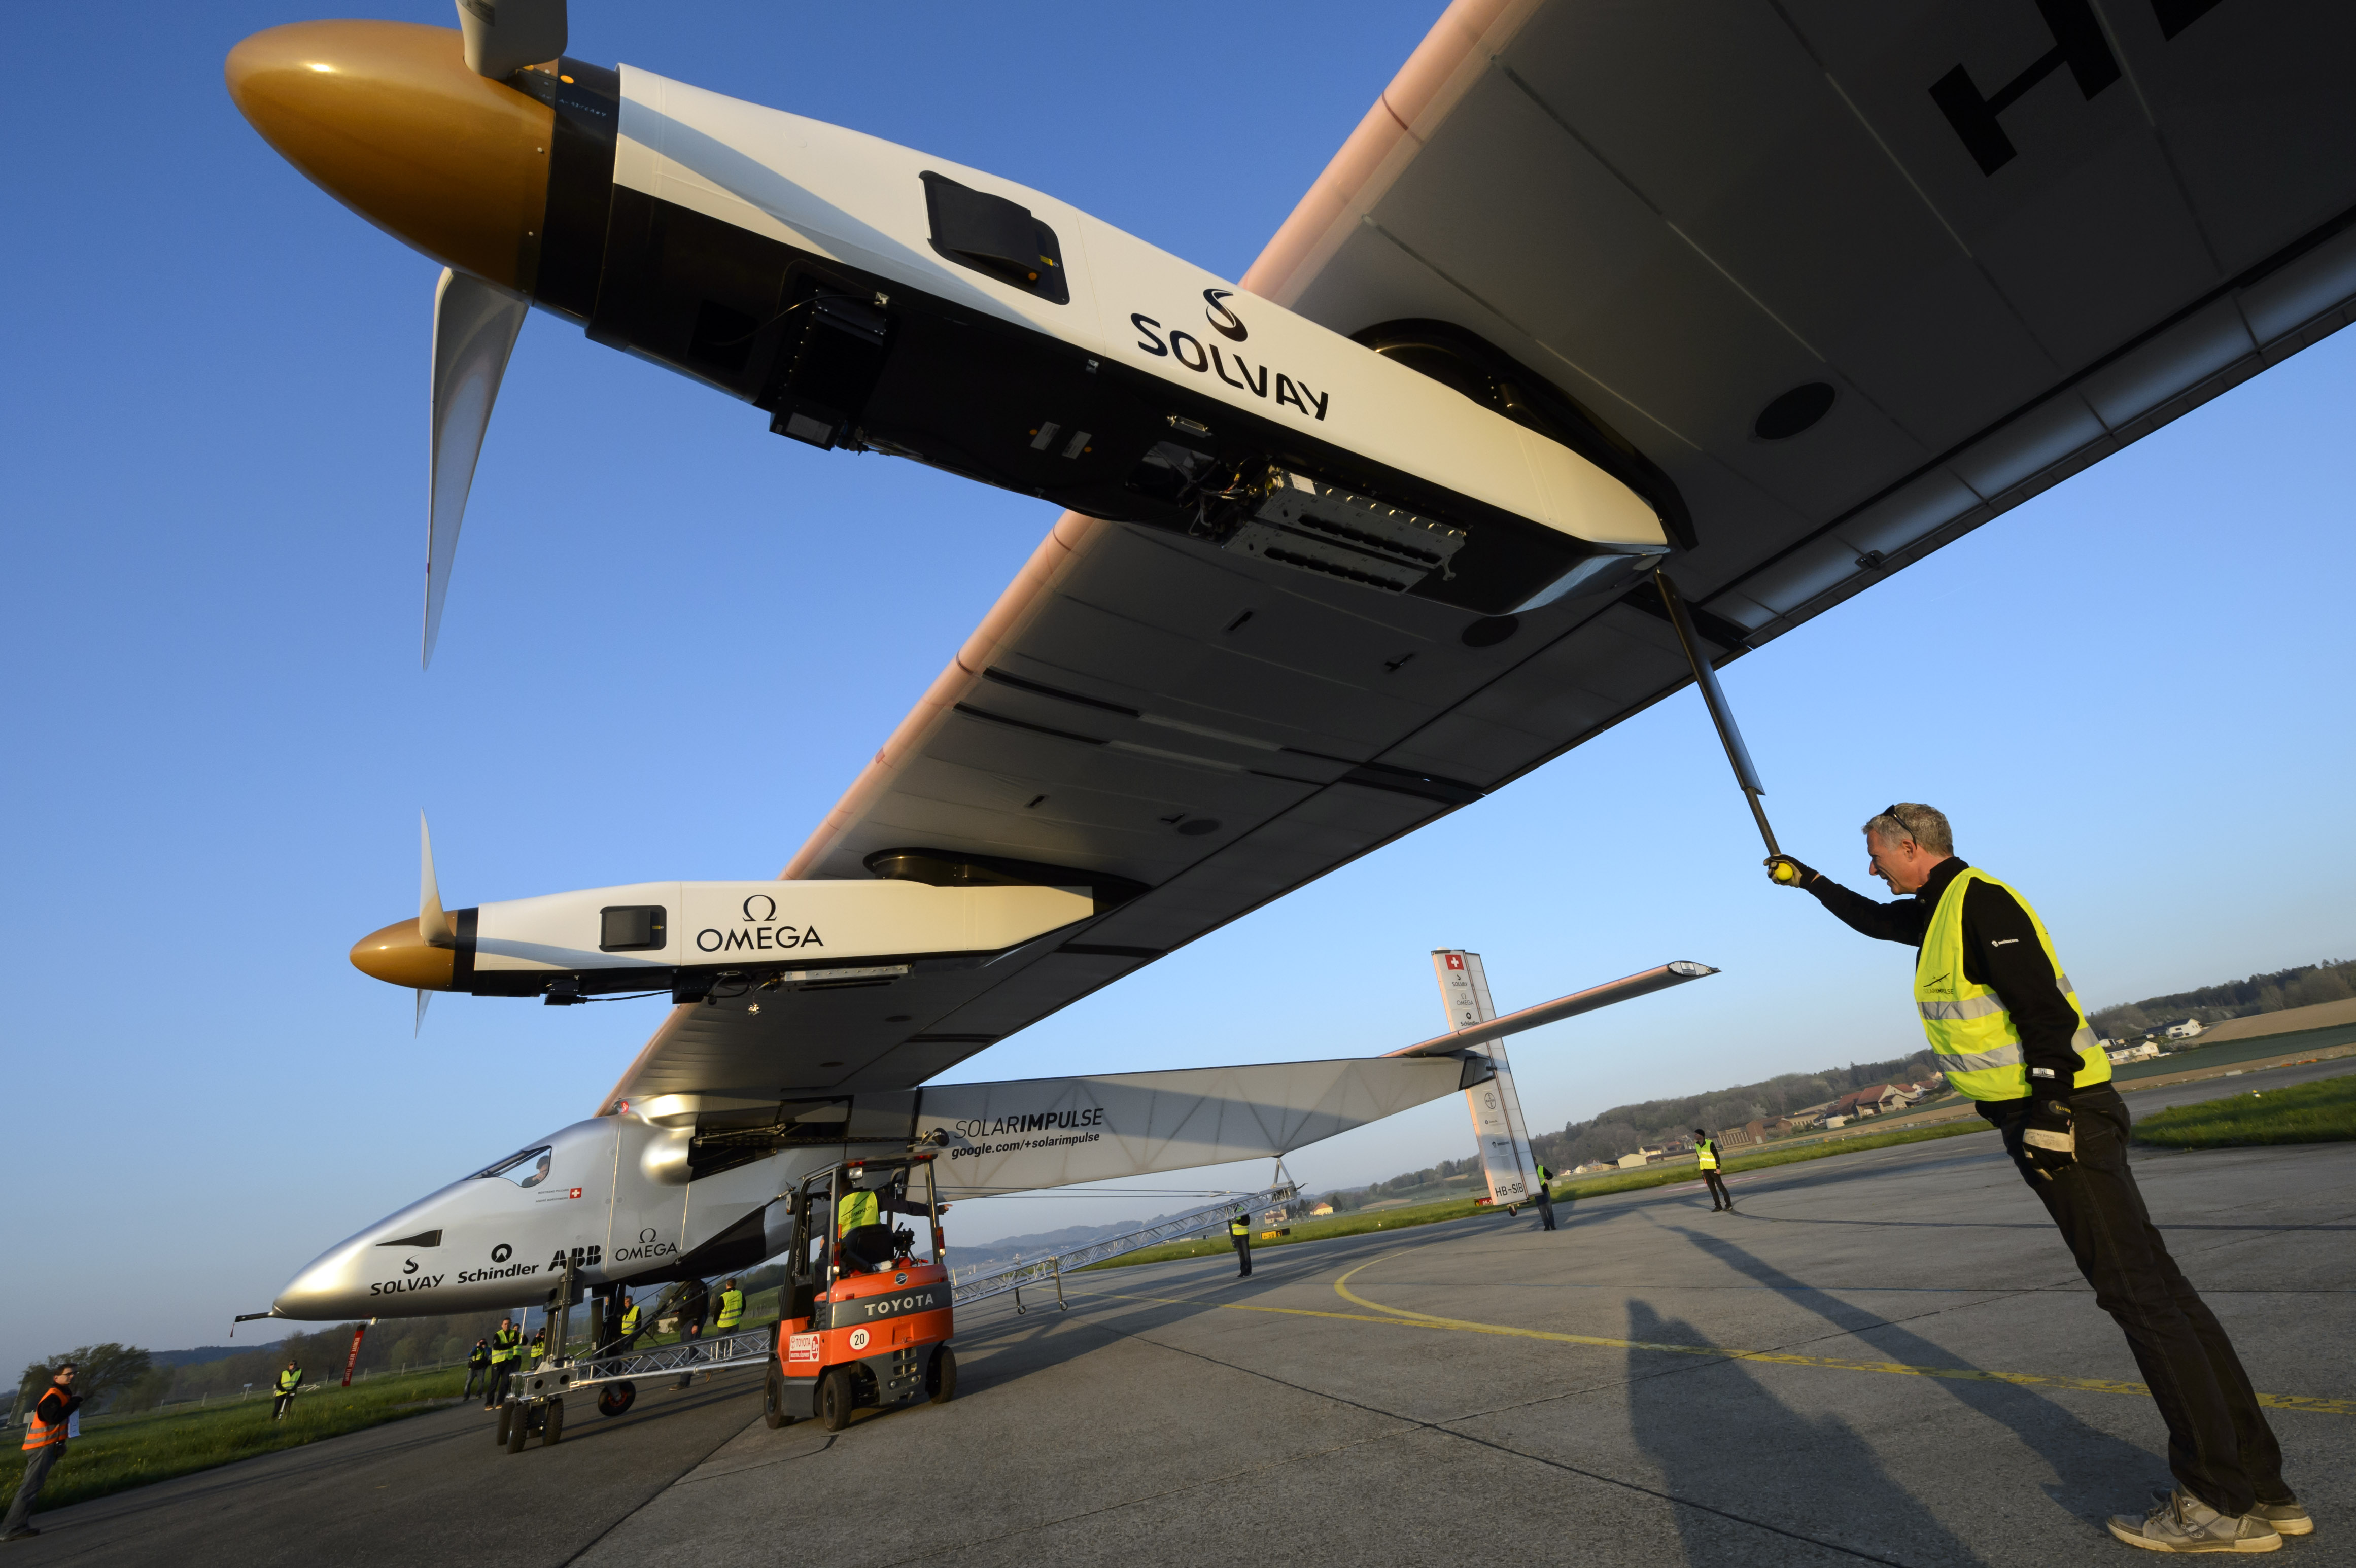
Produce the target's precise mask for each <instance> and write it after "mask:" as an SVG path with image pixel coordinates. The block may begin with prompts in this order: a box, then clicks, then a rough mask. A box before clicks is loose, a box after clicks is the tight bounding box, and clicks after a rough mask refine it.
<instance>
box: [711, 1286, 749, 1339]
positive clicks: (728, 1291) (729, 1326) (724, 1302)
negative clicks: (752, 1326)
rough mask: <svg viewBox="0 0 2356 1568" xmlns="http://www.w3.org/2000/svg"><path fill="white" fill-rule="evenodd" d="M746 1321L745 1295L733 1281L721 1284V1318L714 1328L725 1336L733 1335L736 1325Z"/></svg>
mask: <svg viewBox="0 0 2356 1568" xmlns="http://www.w3.org/2000/svg"><path fill="white" fill-rule="evenodd" d="M743 1321H744V1292H743V1291H741V1290H739V1289H737V1288H736V1282H735V1281H734V1280H733V1279H723V1280H722V1281H721V1282H720V1316H719V1317H718V1318H716V1319H715V1320H714V1321H713V1323H712V1327H713V1328H717V1329H719V1330H720V1331H721V1332H722V1333H723V1334H733V1333H734V1332H735V1331H736V1325H737V1324H739V1323H742V1322H743Z"/></svg>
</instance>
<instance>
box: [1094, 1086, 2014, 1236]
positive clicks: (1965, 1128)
mask: <svg viewBox="0 0 2356 1568" xmlns="http://www.w3.org/2000/svg"><path fill="white" fill-rule="evenodd" d="M1987 1130H1988V1125H1987V1123H1986V1122H1984V1121H1982V1120H1980V1119H1979V1118H1978V1117H1977V1116H1973V1117H1970V1118H1969V1119H1967V1120H1965V1121H1963V1122H1958V1123H1944V1124H1941V1125H1936V1126H1929V1127H1912V1128H1909V1129H1907V1130H1906V1131H1904V1132H1896V1133H1866V1134H1859V1135H1858V1136H1853V1137H1844V1138H1839V1139H1837V1140H1835V1141H1832V1142H1827V1143H1817V1144H1806V1145H1802V1146H1798V1147H1786V1148H1779V1149H1770V1150H1766V1151H1763V1152H1762V1153H1758V1154H1751V1155H1737V1156H1734V1157H1731V1158H1730V1159H1729V1160H1728V1162H1727V1166H1726V1169H1727V1173H1728V1174H1729V1175H1735V1174H1739V1173H1740V1172H1742V1171H1746V1170H1762V1169H1765V1168H1768V1167H1769V1166H1776V1165H1793V1164H1796V1163H1798V1162H1800V1161H1802V1160H1810V1159H1826V1158H1829V1157H1832V1156H1834V1155H1841V1154H1858V1153H1861V1152H1863V1151H1864V1150H1866V1149H1875V1148H1889V1147H1892V1146H1894V1145H1898V1144H1912V1143H1922V1142H1926V1141H1928V1140H1929V1139H1932V1138H1951V1137H1955V1136H1959V1135H1961V1134H1964V1133H1979V1132H1986V1131H1987ZM1700 1179H1701V1173H1700V1171H1699V1170H1698V1169H1697V1168H1696V1167H1695V1166H1694V1165H1693V1164H1692V1162H1691V1161H1687V1160H1681V1161H1678V1162H1676V1164H1672V1165H1649V1166H1645V1167H1644V1168H1641V1169H1637V1170H1621V1171H1613V1172H1612V1173H1611V1174H1610V1175H1606V1176H1587V1177H1578V1178H1574V1179H1571V1180H1569V1181H1559V1182H1557V1183H1556V1184H1555V1189H1554V1192H1555V1201H1557V1202H1558V1203H1559V1202H1564V1201H1568V1200H1578V1199H1580V1198H1600V1197H1601V1196H1603V1195H1604V1194H1605V1193H1609V1192H1633V1191H1636V1190H1638V1189H1643V1188H1647V1187H1671V1186H1675V1185H1676V1184H1678V1183H1680V1182H1688V1181H1698V1180H1700ZM1495 1212H1496V1211H1495V1210H1494V1209H1491V1208H1489V1207H1488V1206H1487V1205H1485V1204H1480V1203H1476V1202H1474V1201H1473V1200H1472V1199H1470V1198H1457V1199H1451V1200H1446V1201H1444V1202H1439V1203H1424V1204H1419V1205H1416V1206H1415V1207H1412V1208H1407V1209H1384V1210H1377V1211H1366V1210H1359V1211H1356V1212H1355V1213H1350V1214H1334V1215H1330V1216H1328V1217H1326V1218H1324V1219H1321V1220H1295V1221H1293V1222H1292V1225H1291V1231H1292V1233H1291V1234H1290V1235H1289V1236H1284V1237H1280V1238H1279V1239H1277V1240H1275V1241H1272V1242H1264V1241H1261V1240H1260V1239H1259V1236H1258V1231H1257V1230H1255V1231H1254V1232H1253V1236H1252V1250H1253V1251H1255V1252H1258V1251H1260V1250H1262V1249H1263V1248H1267V1247H1281V1246H1289V1245H1291V1244H1292V1243H1298V1242H1322V1241H1327V1240H1330V1239H1331V1238H1333V1237H1335V1236H1360V1235H1365V1234H1367V1233H1369V1232H1375V1231H1403V1230H1407V1229H1408V1228H1409V1227H1411V1226H1416V1225H1432V1224H1438V1223H1440V1221H1447V1220H1465V1219H1470V1218H1472V1216H1473V1215H1476V1214H1484V1213H1495ZM1233 1247H1234V1243H1231V1242H1229V1241H1228V1240H1227V1238H1226V1236H1225V1235H1221V1236H1218V1237H1215V1238H1212V1239H1206V1240H1204V1241H1196V1242H1170V1243H1164V1244H1162V1246H1158V1247H1146V1248H1143V1249H1142V1250H1141V1251H1138V1252H1134V1253H1125V1254H1124V1255H1122V1256H1120V1257H1117V1258H1108V1259H1106V1260H1105V1261H1104V1262H1103V1263H1100V1264H1089V1265H1088V1268H1090V1269H1099V1268H1120V1267H1123V1266H1124V1265H1127V1264H1155V1263H1165V1262H1167V1261H1169V1260H1170V1259H1173V1258H1200V1257H1210V1256H1213V1255H1215V1254H1217V1253H1226V1252H1230V1251H1232V1250H1233ZM1079 1272H1081V1273H1086V1272H1087V1270H1085V1269H1084V1270H1081V1271H1079Z"/></svg>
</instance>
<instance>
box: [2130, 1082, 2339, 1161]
mask: <svg viewBox="0 0 2356 1568" xmlns="http://www.w3.org/2000/svg"><path fill="white" fill-rule="evenodd" d="M2350 1138H2356V1074H2351V1075H2350V1076H2347V1077H2344V1078H2321V1079H2318V1080H2317V1081H2315V1082H2314V1083H2294V1084H2292V1085H2291V1086H2290V1087H2289V1088H2287V1089H2261V1090H2257V1091H2254V1092H2253V1093H2247V1094H2231V1095H2228V1096H2226V1097H2225V1098H2224V1099H2222V1100H2202V1101H2200V1102H2198V1103H2196V1104H2190V1105H2178V1106H2174V1107H2172V1108H2171V1109H2169V1110H2165V1111H2161V1112H2159V1113H2158V1114H2157V1115H2151V1116H2147V1117H2146V1118H2144V1119H2143V1120H2142V1121H2139V1122H2137V1123H2136V1126H2135V1140H2136V1142H2137V1143H2139V1144H2158V1145H2159V1146H2161V1147H2166V1148H2237V1147H2249V1146H2252V1145H2257V1144H2320V1143H2340V1142H2344V1141H2346V1140H2348V1139H2350Z"/></svg>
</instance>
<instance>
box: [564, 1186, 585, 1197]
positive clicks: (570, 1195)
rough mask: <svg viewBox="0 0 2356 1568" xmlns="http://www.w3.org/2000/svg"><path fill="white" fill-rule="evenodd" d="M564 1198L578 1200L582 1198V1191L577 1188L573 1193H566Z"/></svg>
mask: <svg viewBox="0 0 2356 1568" xmlns="http://www.w3.org/2000/svg"><path fill="white" fill-rule="evenodd" d="M564 1196H566V1197H567V1198H578V1197H580V1196H581V1189H579V1188H578V1187H576V1188H574V1189H573V1190H572V1191H570V1192H568V1193H566V1194H565V1195H564Z"/></svg>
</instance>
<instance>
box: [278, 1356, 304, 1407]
mask: <svg viewBox="0 0 2356 1568" xmlns="http://www.w3.org/2000/svg"><path fill="white" fill-rule="evenodd" d="M302 1386H303V1369H302V1367H301V1366H300V1365H299V1364H298V1363H296V1362H294V1361H289V1362H287V1363H286V1369H285V1370H284V1371H282V1372H280V1373H279V1374H278V1381H277V1382H276V1383H275V1384H274V1385H273V1387H272V1389H271V1392H272V1393H273V1395H275V1396H276V1397H275V1399H274V1400H273V1403H272V1404H271V1407H270V1419H271V1420H273V1421H284V1420H285V1419H286V1407H287V1406H288V1405H290V1404H293V1403H295V1390H296V1389H298V1388H301V1387H302Z"/></svg>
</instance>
